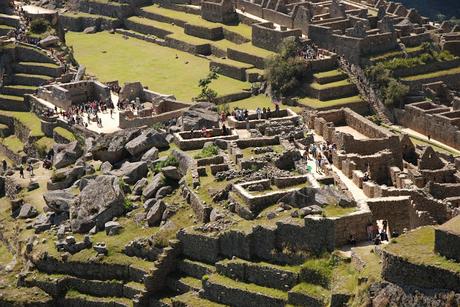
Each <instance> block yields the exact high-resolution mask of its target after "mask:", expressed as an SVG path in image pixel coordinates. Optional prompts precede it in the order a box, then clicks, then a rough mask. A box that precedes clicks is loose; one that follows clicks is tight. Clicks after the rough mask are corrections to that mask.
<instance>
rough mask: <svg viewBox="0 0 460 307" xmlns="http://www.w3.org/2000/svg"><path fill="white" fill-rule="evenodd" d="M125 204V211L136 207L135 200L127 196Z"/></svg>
mask: <svg viewBox="0 0 460 307" xmlns="http://www.w3.org/2000/svg"><path fill="white" fill-rule="evenodd" d="M123 206H124V208H125V211H131V210H133V208H134V204H133V202H132V201H131V200H129V199H127V198H125V201H124V203H123Z"/></svg>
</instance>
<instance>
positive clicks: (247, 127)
mask: <svg viewBox="0 0 460 307" xmlns="http://www.w3.org/2000/svg"><path fill="white" fill-rule="evenodd" d="M246 129H247V130H249V129H251V125H250V124H249V117H246Z"/></svg>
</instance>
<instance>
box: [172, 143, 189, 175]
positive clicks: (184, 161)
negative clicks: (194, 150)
mask: <svg viewBox="0 0 460 307" xmlns="http://www.w3.org/2000/svg"><path fill="white" fill-rule="evenodd" d="M171 154H172V156H173V157H174V158H176V160H177V162H178V163H179V165H178V167H177V168H178V169H179V171H180V173H181V174H182V175H185V174H187V171H188V170H189V169H190V168H191V167H192V166H193V163H194V160H193V158H192V157H190V156H189V155H187V154H186V153H185V152H183V151H182V150H178V149H174V150H173V151H172V153H171Z"/></svg>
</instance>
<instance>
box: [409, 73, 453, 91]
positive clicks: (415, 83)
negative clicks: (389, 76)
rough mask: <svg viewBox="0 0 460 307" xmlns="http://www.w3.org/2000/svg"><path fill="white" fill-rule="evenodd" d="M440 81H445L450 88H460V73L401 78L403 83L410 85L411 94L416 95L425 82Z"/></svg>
mask: <svg viewBox="0 0 460 307" xmlns="http://www.w3.org/2000/svg"><path fill="white" fill-rule="evenodd" d="M438 81H444V83H445V84H446V85H447V86H448V87H450V88H460V73H455V74H451V75H445V76H439V77H433V78H426V79H419V80H406V79H401V82H402V83H404V84H406V85H409V88H410V89H409V94H414V95H415V94H417V93H419V92H420V91H421V90H422V87H423V85H424V84H427V83H434V82H438Z"/></svg>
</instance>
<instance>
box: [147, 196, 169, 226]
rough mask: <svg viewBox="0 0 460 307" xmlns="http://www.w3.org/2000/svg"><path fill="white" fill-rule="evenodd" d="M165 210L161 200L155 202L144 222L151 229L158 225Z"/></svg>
mask: <svg viewBox="0 0 460 307" xmlns="http://www.w3.org/2000/svg"><path fill="white" fill-rule="evenodd" d="M165 210H166V205H165V203H164V202H163V201H162V200H159V201H157V202H156V203H155V204H154V205H153V207H152V208H150V210H149V212H148V213H147V216H146V217H145V220H146V221H147V224H148V225H149V226H150V227H152V226H156V225H158V224H159V223H160V221H161V218H162V216H163V212H164V211H165Z"/></svg>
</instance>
